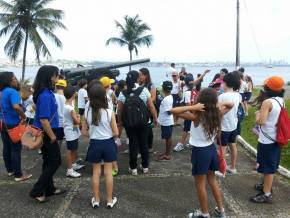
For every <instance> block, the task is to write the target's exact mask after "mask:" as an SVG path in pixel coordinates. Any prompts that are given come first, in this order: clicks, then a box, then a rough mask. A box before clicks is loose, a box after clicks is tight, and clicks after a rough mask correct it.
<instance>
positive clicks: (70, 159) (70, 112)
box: [63, 86, 84, 178]
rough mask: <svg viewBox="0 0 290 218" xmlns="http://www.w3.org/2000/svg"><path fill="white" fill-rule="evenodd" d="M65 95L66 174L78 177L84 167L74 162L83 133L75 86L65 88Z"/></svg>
mask: <svg viewBox="0 0 290 218" xmlns="http://www.w3.org/2000/svg"><path fill="white" fill-rule="evenodd" d="M64 96H65V98H66V102H65V105H64V109H63V110H64V134H65V139H66V144H67V152H66V160H67V172H66V176H68V177H72V178H77V177H80V176H81V174H80V173H78V172H76V170H79V169H81V168H83V167H84V165H79V164H77V163H74V162H75V161H76V160H77V156H78V155H77V150H78V140H79V137H80V135H81V133H80V130H79V125H80V122H81V121H80V116H79V115H77V114H76V112H75V110H74V106H73V101H74V99H75V96H76V91H75V88H74V87H72V86H70V87H67V88H66V89H65V90H64Z"/></svg>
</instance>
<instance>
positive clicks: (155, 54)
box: [0, 0, 290, 62]
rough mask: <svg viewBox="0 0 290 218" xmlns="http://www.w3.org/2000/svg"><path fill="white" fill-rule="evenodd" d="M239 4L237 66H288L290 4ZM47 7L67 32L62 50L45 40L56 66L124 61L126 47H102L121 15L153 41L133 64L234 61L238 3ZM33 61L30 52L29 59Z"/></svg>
mask: <svg viewBox="0 0 290 218" xmlns="http://www.w3.org/2000/svg"><path fill="white" fill-rule="evenodd" d="M240 2H241V18H240V19H241V29H240V31H241V35H240V40H241V61H243V62H260V61H269V60H270V59H271V60H285V61H287V62H290V24H289V20H290V13H289V8H290V0H240ZM49 6H50V7H53V8H57V9H62V10H64V12H65V18H64V20H63V23H64V24H65V25H66V27H67V30H57V31H56V32H55V34H56V35H57V36H58V37H59V38H60V39H61V41H62V42H63V49H62V50H61V49H58V48H56V47H54V46H53V45H52V44H51V43H50V42H49V41H47V40H45V41H46V42H47V43H48V46H49V49H50V51H51V53H52V59H55V60H56V59H69V60H80V61H92V60H99V61H125V60H128V59H129V52H128V50H127V48H126V47H123V48H120V47H119V46H117V45H109V46H105V42H106V40H107V39H108V38H110V37H113V36H118V34H119V32H118V29H116V27H115V23H114V21H115V20H118V21H119V22H121V23H122V22H123V19H124V18H123V17H124V16H125V15H129V16H134V15H136V14H139V16H140V18H141V19H142V20H143V21H144V22H146V23H147V24H148V25H149V26H150V27H151V29H152V30H151V32H148V34H152V35H153V36H154V41H153V44H152V46H151V47H150V48H147V47H142V48H140V49H139V56H138V57H136V56H135V55H134V56H133V58H147V57H150V58H151V60H153V61H161V62H163V61H166V62H171V61H174V62H208V61H210V62H215V61H230V62H234V61H235V38H236V35H235V34H236V0H178V1H177V0H166V1H165V0H146V1H144V0H142V1H141V0H106V1H97V0H56V1H54V2H52V3H51V5H49ZM6 41H7V38H5V37H4V38H1V39H0V58H7V57H6V55H5V53H4V49H3V48H4V45H5V42H6ZM255 42H256V43H255ZM21 57H22V54H21V55H20V57H19V59H20V58H21ZM34 57H35V56H34V53H33V48H32V47H31V46H29V47H28V59H29V60H30V59H31V60H33V59H34Z"/></svg>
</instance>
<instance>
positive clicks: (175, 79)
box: [171, 71, 182, 125]
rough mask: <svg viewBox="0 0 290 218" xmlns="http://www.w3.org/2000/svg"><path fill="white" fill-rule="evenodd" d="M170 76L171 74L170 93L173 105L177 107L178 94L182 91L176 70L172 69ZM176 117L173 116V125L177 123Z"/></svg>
mask: <svg viewBox="0 0 290 218" xmlns="http://www.w3.org/2000/svg"><path fill="white" fill-rule="evenodd" d="M171 76H172V84H173V88H172V91H171V95H172V97H173V107H178V106H179V103H180V95H181V93H182V90H181V84H180V80H179V76H178V73H177V72H176V71H173V72H172V74H171ZM177 119H178V118H177V117H176V116H174V125H176V124H177Z"/></svg>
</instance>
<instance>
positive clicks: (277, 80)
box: [264, 76, 285, 92]
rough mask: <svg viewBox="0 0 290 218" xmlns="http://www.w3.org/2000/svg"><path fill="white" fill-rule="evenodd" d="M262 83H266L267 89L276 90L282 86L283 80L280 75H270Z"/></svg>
mask: <svg viewBox="0 0 290 218" xmlns="http://www.w3.org/2000/svg"><path fill="white" fill-rule="evenodd" d="M264 85H266V86H267V87H268V88H269V89H271V90H273V91H276V92H278V91H281V90H282V89H283V88H284V85H285V82H284V80H283V79H282V77H279V76H272V77H269V78H268V79H266V80H265V81H264Z"/></svg>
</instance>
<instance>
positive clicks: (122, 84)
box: [115, 79, 126, 97]
mask: <svg viewBox="0 0 290 218" xmlns="http://www.w3.org/2000/svg"><path fill="white" fill-rule="evenodd" d="M125 86H126V81H125V80H122V79H121V80H120V81H119V82H118V85H117V88H116V90H115V95H116V96H117V97H119V95H120V93H121V92H122V91H124V90H125V88H126V87H125Z"/></svg>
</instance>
